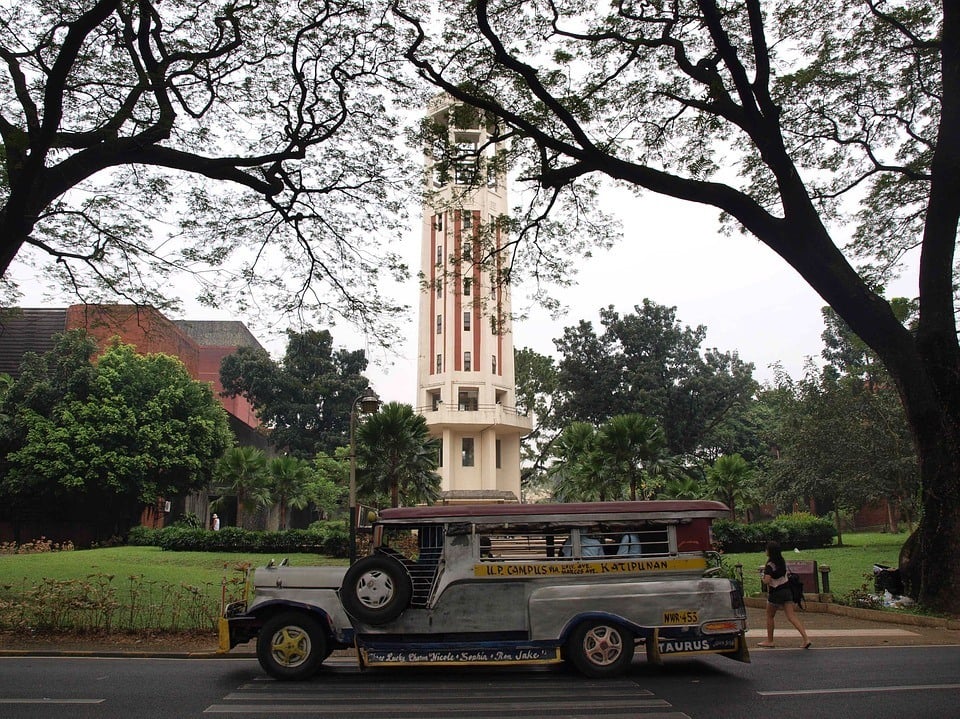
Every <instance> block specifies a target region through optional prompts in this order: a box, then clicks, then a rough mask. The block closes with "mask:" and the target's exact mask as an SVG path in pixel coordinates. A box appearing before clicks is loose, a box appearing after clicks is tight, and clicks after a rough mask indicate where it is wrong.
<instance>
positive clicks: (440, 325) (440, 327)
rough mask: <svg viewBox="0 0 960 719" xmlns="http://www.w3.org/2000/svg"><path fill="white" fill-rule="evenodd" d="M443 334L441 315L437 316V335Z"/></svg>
mask: <svg viewBox="0 0 960 719" xmlns="http://www.w3.org/2000/svg"><path fill="white" fill-rule="evenodd" d="M441 332H443V315H437V334H440V333H441Z"/></svg>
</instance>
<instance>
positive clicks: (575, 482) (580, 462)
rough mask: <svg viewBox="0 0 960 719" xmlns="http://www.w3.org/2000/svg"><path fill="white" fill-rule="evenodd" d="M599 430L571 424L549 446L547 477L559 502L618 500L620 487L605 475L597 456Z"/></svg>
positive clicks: (591, 426) (589, 425)
mask: <svg viewBox="0 0 960 719" xmlns="http://www.w3.org/2000/svg"><path fill="white" fill-rule="evenodd" d="M596 445H597V428H596V427H594V426H593V425H592V424H590V423H589V422H571V423H570V424H569V425H567V426H566V427H565V428H564V430H563V431H562V432H561V433H560V435H559V436H558V437H557V439H556V441H555V442H554V443H553V444H552V446H551V447H550V454H551V456H552V458H553V463H552V464H551V465H550V468H549V469H548V470H547V476H548V477H549V478H550V480H551V482H552V483H553V496H554V497H555V498H556V499H557V500H558V501H560V502H597V501H599V502H603V501H606V500H611V499H618V498H619V496H620V491H621V489H622V488H621V487H620V486H618V484H617V482H616V480H615V479H614V478H612V477H611V476H610V475H609V474H606V473H605V472H604V467H603V465H602V463H601V462H600V456H599V454H598V453H597V449H596Z"/></svg>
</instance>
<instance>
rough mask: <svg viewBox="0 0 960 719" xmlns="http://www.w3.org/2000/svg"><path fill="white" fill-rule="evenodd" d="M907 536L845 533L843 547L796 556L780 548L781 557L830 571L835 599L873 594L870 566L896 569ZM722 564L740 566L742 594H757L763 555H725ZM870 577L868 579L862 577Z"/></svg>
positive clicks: (806, 552)
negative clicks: (865, 591) (859, 592)
mask: <svg viewBox="0 0 960 719" xmlns="http://www.w3.org/2000/svg"><path fill="white" fill-rule="evenodd" d="M907 537H909V535H908V534H907V533H905V532H904V533H900V534H881V533H879V532H864V533H862V534H853V533H846V534H844V535H843V546H842V547H826V548H823V549H804V550H801V551H799V552H795V551H793V549H792V548H790V547H784V548H783V556H784V558H785V559H786V560H787V561H791V560H816V562H817V564H818V566H823V565H827V566H829V567H830V592H831V593H832V594H833V595H834V596H835V597H842V596H843V595H845V594H849V593H850V592H852V591H854V590H858V589H860V588H861V587H862V586H863V585H864V584H866V585H867V589H868V591H871V592H872V591H873V565H874V564H883V565H886V566H888V567H896V566H897V563H898V558H899V555H900V547H901V546H903V543H904V542H905V541H907ZM723 560H724V564H726V565H727V566H734V565H736V564H737V563H738V562H739V563H741V564H743V580H744V582H743V583H744V591H745V592H746V593H747V594H754V593H758V592H759V591H760V576H759V573H758V571H757V570H758V568H759V567H762V566H763V564H764V563H765V562H766V555H765V554H764V553H763V552H755V553H742V554H724V555H723ZM864 575H869V576H864Z"/></svg>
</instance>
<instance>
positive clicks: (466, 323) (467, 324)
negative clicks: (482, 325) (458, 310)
mask: <svg viewBox="0 0 960 719" xmlns="http://www.w3.org/2000/svg"><path fill="white" fill-rule="evenodd" d="M463 331H464V332H469V331H470V312H469V311H467V312H464V313H463Z"/></svg>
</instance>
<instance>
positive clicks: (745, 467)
mask: <svg viewBox="0 0 960 719" xmlns="http://www.w3.org/2000/svg"><path fill="white" fill-rule="evenodd" d="M752 476H753V470H752V469H751V467H750V463H749V462H747V460H745V459H744V458H743V457H741V456H740V455H739V454H728V455H724V456H722V457H718V458H717V461H716V462H714V463H713V465H712V466H711V467H708V468H707V486H708V487H709V489H710V492H711V493H712V494H713V496H714V497H716V498H717V499H719V500H720V501H721V502H723V503H725V504H726V505H727V506H728V507H730V518H731V519H734V520H735V519H736V518H737V512H736V506H737V504H738V503H739V502H740V501H742V500H745V499H747V498H748V497H749V496H750V494H751V488H750V484H749V483H750V479H751V477H752Z"/></svg>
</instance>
